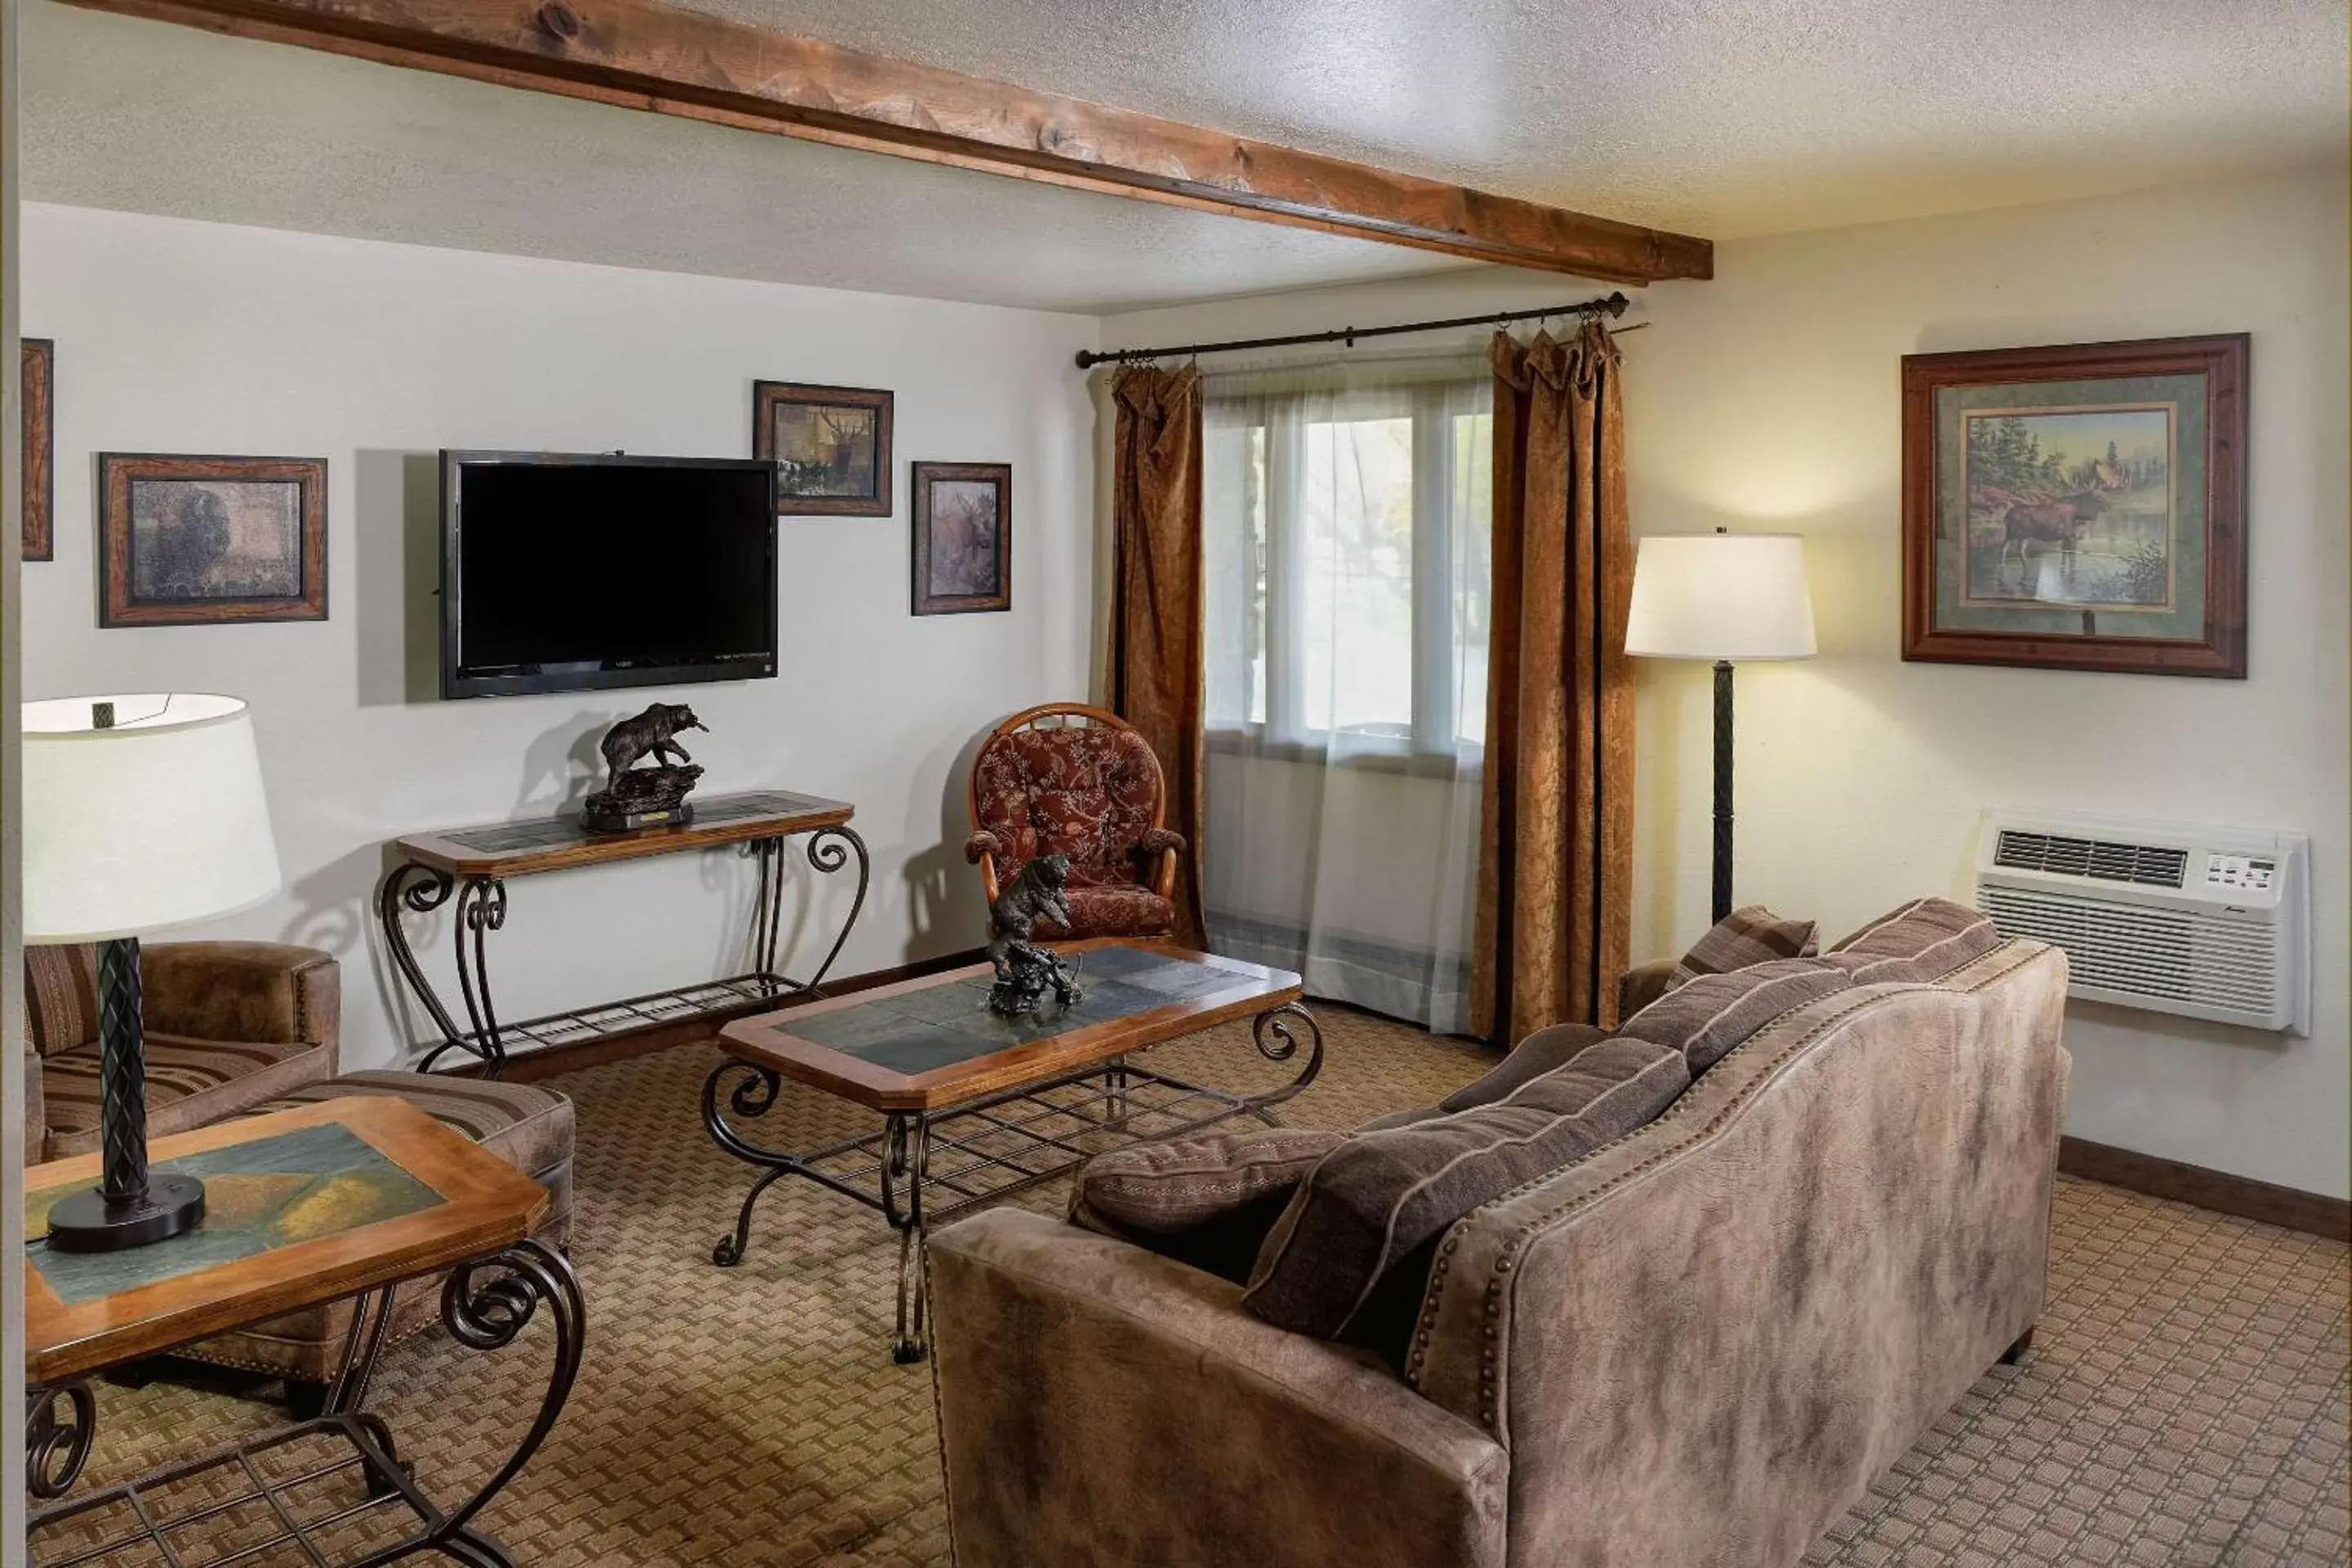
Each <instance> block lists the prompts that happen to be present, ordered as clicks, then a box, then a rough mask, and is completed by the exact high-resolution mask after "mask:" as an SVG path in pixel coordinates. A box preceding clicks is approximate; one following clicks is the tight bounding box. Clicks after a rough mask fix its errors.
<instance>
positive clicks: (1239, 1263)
mask: <svg viewBox="0 0 2352 1568" xmlns="http://www.w3.org/2000/svg"><path fill="white" fill-rule="evenodd" d="M1345 1136H1346V1134H1344V1133H1339V1132H1331V1131H1323V1130H1320V1129H1318V1128H1293V1127H1244V1128H1235V1129H1234V1130H1232V1131H1224V1132H1208V1133H1202V1134H1198V1135H1196V1136H1193V1137H1189V1138H1171V1139H1164V1140H1160V1141H1156V1142H1148V1143H1137V1144H1133V1145H1130V1146H1129V1147H1128V1148H1125V1149H1115V1150H1112V1151H1110V1152H1108V1153H1103V1154H1097V1155H1096V1156H1095V1157H1094V1158H1093V1159H1091V1160H1088V1161H1087V1163H1085V1164H1084V1165H1082V1166H1080V1167H1079V1168H1078V1173H1077V1178H1076V1181H1074V1182H1073V1183H1072V1184H1071V1185H1070V1220H1071V1222H1072V1223H1073V1224H1075V1225H1079V1226H1084V1227H1085V1228H1087V1229H1088V1230H1092V1231H1099V1232H1101V1233H1102V1234H1103V1235H1105V1236H1116V1237H1121V1238H1123V1239H1125V1240H1128V1241H1132V1242H1134V1243H1135V1244H1136V1245H1137V1246H1139V1247H1146V1248H1148V1249H1150V1251H1153V1252H1157V1253H1159V1254H1160V1256H1161V1257H1163V1258H1175V1259H1176V1260H1177V1261H1178V1262H1180V1263H1189V1264H1191V1265H1192V1267H1193V1268H1200V1269H1205V1270H1206V1271H1207V1272H1209V1273H1211V1274H1215V1275H1219V1276H1222V1277H1223V1278H1224V1279H1231V1280H1234V1282H1235V1283H1239V1282H1241V1281H1242V1280H1244V1279H1248V1278H1249V1272H1250V1265H1251V1264H1252V1263H1253V1262H1254V1261H1255V1259H1256V1258H1257V1252H1258V1247H1260V1245H1262V1244H1263V1243H1264V1242H1265V1236H1266V1232H1267V1231H1269V1230H1271V1229H1273V1228H1274V1222H1275V1220H1276V1218H1278V1217H1279V1216H1280V1215H1281V1214H1282V1210H1283V1207H1284V1205H1286V1204H1288V1203H1289V1202H1290V1197H1291V1194H1293V1193H1294V1192H1296V1191H1297V1188H1298V1184H1299V1183H1300V1182H1301V1181H1303V1180H1305V1179H1306V1176H1307V1173H1308V1172H1309V1171H1312V1170H1313V1169H1314V1168H1315V1165H1316V1162H1318V1161H1319V1160H1320V1159H1322V1158H1323V1156H1324V1155H1326V1154H1328V1153H1329V1152H1331V1151H1332V1150H1333V1149H1334V1148H1336V1147H1337V1146H1338V1145H1339V1142H1341V1141H1342V1140H1343V1139H1344V1138H1345Z"/></svg>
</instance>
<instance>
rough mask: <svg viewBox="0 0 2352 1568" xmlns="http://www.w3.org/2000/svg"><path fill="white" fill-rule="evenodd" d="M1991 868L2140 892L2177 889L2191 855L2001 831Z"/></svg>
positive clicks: (2113, 842)
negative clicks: (2090, 881) (2053, 875)
mask: <svg viewBox="0 0 2352 1568" xmlns="http://www.w3.org/2000/svg"><path fill="white" fill-rule="evenodd" d="M1992 863H1993V864H1994V865H1996V866H1999V867H2001V868H2005V869H2009V870H2016V871H2049V872H2053V873H2056V874H2057V875H2060V876H2066V877H2092V878H2096V879H2099V880H2100V881H2104V882H2130V883H2133V884H2134V885H2136V886H2138V887H2143V888H2178V887H2179V886H2181V882H2182V879H2183V877H2185V876H2186V875H2187V873H2188V869H2189V851H2187V850H2186V849H2175V848H2172V847H2168V846H2166V845H2161V844H2127V843H2124V842H2121V841H2120V840H2116V839H2108V838H2076V837H2071V836H2070V835H2067V834H2063V833H2033V832H2029V831H2026V830H2023V829H2021V828H2014V827H2004V828H2002V829H2001V830H2000V841H1999V842H1998V843H1997V844H1996V845H1995V846H1994V848H1993V859H1992Z"/></svg>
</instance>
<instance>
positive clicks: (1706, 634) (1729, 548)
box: [1625, 528, 1813, 921]
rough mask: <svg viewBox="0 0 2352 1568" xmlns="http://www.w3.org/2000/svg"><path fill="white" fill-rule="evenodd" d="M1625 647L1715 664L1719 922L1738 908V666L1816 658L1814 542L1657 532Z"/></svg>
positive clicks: (1637, 576) (1636, 589) (1638, 584)
mask: <svg viewBox="0 0 2352 1568" xmlns="http://www.w3.org/2000/svg"><path fill="white" fill-rule="evenodd" d="M1625 651H1626V652H1627V653H1629V654H1632V655H1633V656H1635V657H1636V658H1705V659H1712V660H1713V661H1714V662H1715V905H1714V907H1715V917H1714V918H1715V919H1717V920H1718V921H1719V920H1721V919H1723V917H1724V916H1726V915H1727V914H1729V913H1730V912H1731V667H1732V666H1733V665H1734V664H1743V663H1747V662H1748V661H1750V660H1754V659H1784V658H1811V657H1812V656H1813V600H1812V595H1811V594H1810V593H1808V592H1807V591H1806V588H1805V542H1804V541H1803V540H1801V539H1800V538H1799V537H1797V535H1795V534H1793V533H1727V532H1726V531H1723V530H1722V529H1719V528H1718V529H1717V530H1716V531H1714V532H1713V533H1683V534H1652V535H1650V536H1649V537H1647V538H1645V539H1643V541H1642V542H1641V546H1640V548H1639V550H1638V552H1636V553H1635V555H1634V558H1633V608H1632V610H1631V611H1630V612H1629V613H1628V614H1627V616H1626V621H1625Z"/></svg>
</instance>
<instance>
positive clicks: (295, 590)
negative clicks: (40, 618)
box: [98, 452, 327, 626]
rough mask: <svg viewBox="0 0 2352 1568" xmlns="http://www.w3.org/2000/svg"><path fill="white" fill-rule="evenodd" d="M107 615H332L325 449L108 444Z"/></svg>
mask: <svg viewBox="0 0 2352 1568" xmlns="http://www.w3.org/2000/svg"><path fill="white" fill-rule="evenodd" d="M98 486H99V489H98V493H99V514H98V521H99V527H98V560H99V582H100V596H101V601H102V602H101V604H100V611H99V622H98V624H99V625H100V626H211V625H215V624H217V623H221V622H226V621H323V620H325V619H326V618H327V460H326V459H325V458H219V457H183V456H179V455H176V454H167V453H156V452H100V454H99V455H98Z"/></svg>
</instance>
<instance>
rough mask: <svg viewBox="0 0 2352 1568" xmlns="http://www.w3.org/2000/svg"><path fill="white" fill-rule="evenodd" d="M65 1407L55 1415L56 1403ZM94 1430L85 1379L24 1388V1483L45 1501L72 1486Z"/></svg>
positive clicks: (92, 1406)
mask: <svg viewBox="0 0 2352 1568" xmlns="http://www.w3.org/2000/svg"><path fill="white" fill-rule="evenodd" d="M60 1402H62V1403H63V1404H64V1405H65V1407H66V1409H65V1413H64V1415H62V1416H60V1415H59V1413H58V1404H59V1403H60ZM97 1436H98V1401H97V1399H96V1398H95V1397H94V1396H93V1395H92V1394H90V1391H89V1384H87V1383H79V1382H77V1383H60V1384H51V1385H49V1386H47V1387H39V1386H35V1387H30V1388H27V1389H26V1390H25V1489H26V1491H27V1492H29V1493H31V1494H32V1495H33V1496H34V1497H35V1498H37V1499H39V1500H42V1501H45V1502H46V1501H47V1500H49V1499H51V1498H61V1497H63V1496H65V1495H66V1493H67V1492H68V1491H70V1490H72V1489H73V1484H74V1482H75V1481H76V1480H78V1479H80V1477H81V1468H82V1466H84V1465H85V1464H88V1463H89V1447H90V1444H91V1443H92V1442H94V1441H96V1439H97Z"/></svg>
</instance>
